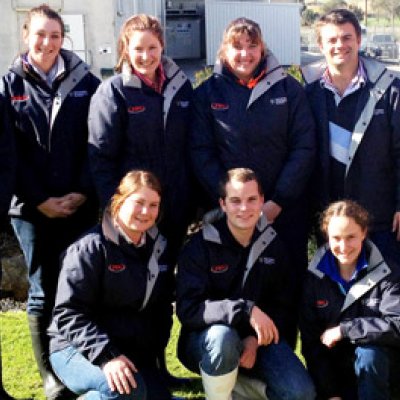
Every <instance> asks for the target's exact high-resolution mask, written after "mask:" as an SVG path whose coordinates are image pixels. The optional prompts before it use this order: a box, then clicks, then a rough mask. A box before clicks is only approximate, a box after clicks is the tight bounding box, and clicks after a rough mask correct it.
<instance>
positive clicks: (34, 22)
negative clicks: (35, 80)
mask: <svg viewBox="0 0 400 400" xmlns="http://www.w3.org/2000/svg"><path fill="white" fill-rule="evenodd" d="M24 41H25V44H26V45H27V46H28V53H29V55H30V57H31V59H32V62H33V63H34V64H35V66H37V67H38V68H40V69H41V70H42V71H44V72H48V71H49V70H50V68H51V67H52V66H53V65H54V63H55V61H56V59H57V56H58V54H59V53H60V49H61V46H62V44H63V37H62V32H61V25H60V23H59V22H58V21H57V20H55V19H50V18H47V17H46V16H43V15H33V16H32V18H31V21H30V24H29V27H28V32H25V33H24Z"/></svg>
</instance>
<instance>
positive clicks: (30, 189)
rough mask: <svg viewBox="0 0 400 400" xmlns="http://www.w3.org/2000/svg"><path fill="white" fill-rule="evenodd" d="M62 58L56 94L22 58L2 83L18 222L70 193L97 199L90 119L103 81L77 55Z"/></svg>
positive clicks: (64, 51) (66, 53)
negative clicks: (89, 148) (7, 108)
mask: <svg viewBox="0 0 400 400" xmlns="http://www.w3.org/2000/svg"><path fill="white" fill-rule="evenodd" d="M60 54H61V56H62V57H63V59H64V62H65V69H66V71H65V73H64V74H62V75H61V76H59V77H58V78H56V81H55V82H54V84H53V87H52V88H50V87H48V86H47V84H46V83H45V82H44V81H43V80H42V79H41V78H40V77H39V76H38V75H37V74H36V73H35V72H34V71H33V70H32V69H31V68H28V67H26V65H24V64H23V63H22V61H21V58H17V59H16V61H15V62H14V64H13V65H12V66H11V68H10V71H9V73H8V74H7V75H5V76H4V78H3V93H4V96H5V97H6V100H7V101H8V102H9V104H10V105H11V115H10V118H11V123H12V125H13V133H14V137H15V141H16V149H17V154H18V160H17V161H18V164H17V182H16V189H15V198H14V200H13V205H12V208H11V210H10V214H11V215H14V216H21V217H22V218H27V219H30V218H32V217H34V216H38V215H40V213H39V212H38V211H37V210H36V207H37V206H38V205H39V204H40V203H42V202H43V201H45V200H47V199H48V198H49V197H53V196H55V197H57V196H63V195H65V194H67V193H70V192H78V193H82V194H85V195H86V196H89V197H90V195H91V193H93V185H92V182H91V178H90V173H89V166H88V157H87V140H88V128H87V115H88V109H89V102H90V98H91V96H92V94H93V93H94V92H95V90H96V88H97V86H98V84H99V80H98V79H97V78H96V77H95V76H94V75H92V74H91V73H90V72H89V67H88V66H87V65H86V64H85V63H84V62H83V61H82V60H81V59H80V58H78V57H77V56H76V55H75V54H73V53H72V52H70V51H67V50H61V53H60ZM92 198H93V195H92ZM89 200H90V199H89ZM87 203H89V202H87ZM87 205H88V204H87ZM87 205H86V206H87ZM86 206H85V207H86Z"/></svg>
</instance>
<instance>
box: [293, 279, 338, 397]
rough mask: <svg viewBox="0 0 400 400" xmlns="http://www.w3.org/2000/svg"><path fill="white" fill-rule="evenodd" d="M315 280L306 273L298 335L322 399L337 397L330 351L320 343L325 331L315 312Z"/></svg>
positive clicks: (335, 379)
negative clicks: (299, 334)
mask: <svg viewBox="0 0 400 400" xmlns="http://www.w3.org/2000/svg"><path fill="white" fill-rule="evenodd" d="M316 279H317V278H315V277H313V276H311V275H310V273H307V277H306V280H305V282H304V286H303V299H302V304H301V308H300V321H299V327H300V333H301V344H302V353H303V356H304V358H305V360H306V363H307V369H308V371H309V373H310V375H311V377H312V379H313V381H314V384H315V386H316V389H317V393H318V395H319V396H321V398H322V399H327V398H330V397H334V396H339V394H340V392H339V391H338V387H340V386H338V382H337V378H336V376H335V375H336V374H335V371H334V367H333V365H332V363H331V361H330V350H329V349H328V348H327V347H326V346H324V345H323V344H322V342H321V339H320V337H321V334H322V333H323V332H324V331H325V330H326V328H327V327H326V326H322V324H321V321H319V320H318V317H317V314H316V312H315V303H316V300H317V297H316V294H315V292H314V290H313V289H314V285H318V284H319V282H317V281H316Z"/></svg>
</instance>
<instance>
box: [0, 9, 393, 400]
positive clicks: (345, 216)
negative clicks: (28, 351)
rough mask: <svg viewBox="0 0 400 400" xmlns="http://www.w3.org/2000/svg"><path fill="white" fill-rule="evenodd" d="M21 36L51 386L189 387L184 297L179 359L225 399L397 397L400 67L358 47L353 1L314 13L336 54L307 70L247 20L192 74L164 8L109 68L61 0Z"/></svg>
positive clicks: (31, 197)
mask: <svg viewBox="0 0 400 400" xmlns="http://www.w3.org/2000/svg"><path fill="white" fill-rule="evenodd" d="M22 34H23V39H24V41H25V43H26V46H27V51H26V52H24V53H23V54H21V55H20V56H19V57H18V58H17V59H16V60H15V61H14V62H13V64H12V66H11V68H10V71H9V72H8V73H7V74H6V75H5V76H4V77H3V78H2V86H1V95H0V112H1V114H0V117H1V129H0V176H1V182H2V185H1V190H0V206H1V209H0V211H1V215H2V216H5V215H6V214H7V212H8V214H9V215H10V216H11V225H12V227H13V229H14V232H15V235H16V237H17V238H18V241H19V243H20V246H21V249H22V251H23V253H24V256H25V261H26V264H27V268H28V276H29V284H30V288H29V294H28V303H27V313H28V322H29V328H30V333H31V338H32V346H33V350H34V354H35V358H36V362H37V365H38V368H39V371H40V374H41V378H42V380H43V387H44V391H45V395H46V398H47V399H49V400H56V399H58V400H63V399H72V398H76V396H82V398H84V399H87V400H91V399H93V400H94V399H138V400H169V399H171V398H172V397H171V394H170V391H169V386H170V384H171V381H172V380H173V377H171V376H169V374H168V371H167V369H166V365H165V355H164V350H165V347H166V346H167V343H168V340H169V335H170V329H171V326H172V314H173V307H172V303H173V302H174V301H176V313H177V316H178V318H179V320H180V322H181V324H182V329H181V333H180V337H179V343H178V357H179V359H180V361H181V362H182V363H183V364H184V365H185V366H186V367H187V368H188V369H189V370H191V371H193V372H197V373H199V374H200V375H201V379H202V383H203V387H204V392H205V396H206V399H207V400H229V399H242V400H245V399H248V400H257V399H260V400H261V399H270V400H283V399H290V400H297V399H301V400H303V399H304V400H312V399H321V400H322V399H329V400H339V399H341V400H355V399H362V400H368V399H373V400H379V399H382V400H383V399H391V398H393V397H392V396H393V394H392V393H393V388H394V386H395V385H394V383H396V382H395V381H394V382H393V379H392V378H393V376H394V371H395V370H396V368H398V367H399V366H400V362H399V360H400V271H398V268H400V266H399V264H400V103H399V95H400V94H399V93H400V80H399V79H397V78H396V76H395V74H394V73H393V72H391V71H389V70H387V69H386V68H385V66H384V65H383V64H381V63H380V62H378V61H376V60H372V59H368V58H364V57H361V56H359V55H358V49H359V46H360V42H361V29H360V25H359V23H358V21H357V19H356V18H355V16H354V14H352V13H351V12H350V11H348V10H345V9H338V10H333V11H331V12H329V13H328V14H326V15H324V16H323V17H322V18H321V19H320V20H319V22H318V23H317V36H318V43H319V46H320V49H321V52H322V53H323V55H324V56H325V60H324V62H322V63H321V62H318V63H315V64H312V65H309V66H307V67H305V68H304V70H303V74H304V78H305V82H306V84H305V88H303V87H302V85H301V84H300V83H299V82H298V81H296V80H295V79H294V78H293V77H291V76H289V75H287V73H286V72H285V70H284V69H283V67H282V66H281V65H280V64H279V62H278V60H277V59H276V58H275V57H274V55H273V54H272V52H271V51H270V49H268V48H267V47H266V45H265V43H264V41H263V37H262V32H261V29H260V27H259V25H258V24H257V23H256V22H254V21H252V20H249V19H247V18H238V19H236V20H234V21H232V22H231V23H230V24H229V25H228V26H227V28H226V29H225V31H224V35H223V39H222V43H221V46H220V49H219V52H218V55H217V61H216V64H215V68H214V72H213V74H212V76H211V77H210V78H209V79H207V80H206V81H205V82H204V83H202V84H201V85H200V86H199V87H198V88H197V89H196V90H195V91H193V89H192V86H191V84H190V81H189V80H188V78H187V77H186V76H185V74H184V73H183V71H182V70H181V69H180V68H179V67H178V66H177V65H176V64H175V63H174V62H173V61H172V60H171V59H169V58H168V57H166V56H164V55H163V48H164V38H163V32H162V28H161V25H160V23H159V21H158V20H157V19H156V18H154V17H152V16H149V15H144V14H139V15H134V16H132V17H130V18H129V19H127V20H126V22H125V23H124V25H123V26H122V28H121V33H120V36H119V39H118V61H117V66H116V72H117V73H116V74H115V75H114V76H113V77H111V78H109V79H107V80H105V81H104V82H102V83H100V81H99V79H98V78H96V77H95V76H94V75H93V74H92V73H91V72H90V71H89V67H88V66H87V65H86V64H85V63H84V62H83V61H82V60H80V59H79V58H78V57H77V56H76V55H74V53H72V52H71V51H68V50H64V49H62V43H63V38H64V35H65V30H64V24H63V21H62V18H61V17H60V15H59V14H58V13H57V12H55V11H54V10H53V9H51V8H50V7H48V6H47V5H40V6H38V7H35V8H33V9H31V10H30V12H29V13H28V15H27V19H26V21H25V23H24V25H23V31H22ZM10 204H11V206H10ZM198 209H201V210H203V211H204V218H203V221H202V223H201V225H202V226H201V229H200V230H199V231H198V232H197V233H194V234H193V235H191V236H190V237H189V238H188V239H187V241H186V243H184V241H185V238H186V234H187V230H188V225H189V223H190V222H191V221H193V220H194V218H195V215H198ZM99 210H101V215H99ZM319 213H322V214H321V218H320V223H321V233H322V234H321V235H317V236H318V241H319V242H320V243H319V244H321V245H322V247H321V248H320V249H318V250H317V252H316V254H315V256H314V259H313V260H312V261H311V263H310V265H309V267H308V271H307V243H308V236H309V232H310V230H311V229H312V227H313V226H315V225H316V223H315V222H316V218H315V216H317V215H319ZM99 218H100V222H99V223H98V220H99ZM325 241H326V244H323V242H325ZM176 266H177V267H176ZM298 327H299V328H300V333H301V342H302V350H303V354H304V357H305V361H306V366H307V368H306V367H305V366H304V365H303V363H302V362H301V361H300V360H299V359H298V358H297V356H296V355H295V353H294V350H293V349H294V346H295V344H296V339H297V331H298ZM0 365H1V363H0ZM0 398H1V399H2V400H3V399H6V400H9V399H11V397H10V396H9V395H8V394H7V393H6V392H5V390H4V388H3V387H2V383H1V368H0Z"/></svg>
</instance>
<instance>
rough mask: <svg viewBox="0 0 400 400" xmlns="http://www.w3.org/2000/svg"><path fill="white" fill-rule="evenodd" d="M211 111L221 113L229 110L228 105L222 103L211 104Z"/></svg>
mask: <svg viewBox="0 0 400 400" xmlns="http://www.w3.org/2000/svg"><path fill="white" fill-rule="evenodd" d="M211 109H213V110H215V111H223V110H228V109H229V104H224V103H211Z"/></svg>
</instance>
